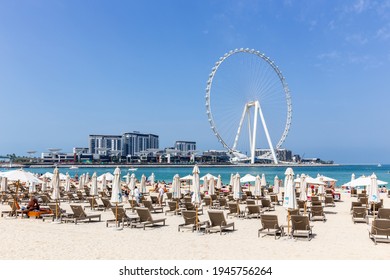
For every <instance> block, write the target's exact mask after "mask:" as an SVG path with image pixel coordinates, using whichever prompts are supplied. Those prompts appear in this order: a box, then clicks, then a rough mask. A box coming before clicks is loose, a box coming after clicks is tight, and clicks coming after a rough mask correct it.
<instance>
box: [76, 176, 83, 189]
mask: <svg viewBox="0 0 390 280" xmlns="http://www.w3.org/2000/svg"><path fill="white" fill-rule="evenodd" d="M77 189H79V190H83V189H84V174H82V175H81V176H80V178H79V186H78V188H77Z"/></svg>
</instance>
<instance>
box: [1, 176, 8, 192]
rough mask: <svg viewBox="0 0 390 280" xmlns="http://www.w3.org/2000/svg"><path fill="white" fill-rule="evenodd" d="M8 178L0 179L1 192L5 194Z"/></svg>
mask: <svg viewBox="0 0 390 280" xmlns="http://www.w3.org/2000/svg"><path fill="white" fill-rule="evenodd" d="M7 181H8V178H7V177H2V178H1V191H2V192H6V191H7V186H8V182H7Z"/></svg>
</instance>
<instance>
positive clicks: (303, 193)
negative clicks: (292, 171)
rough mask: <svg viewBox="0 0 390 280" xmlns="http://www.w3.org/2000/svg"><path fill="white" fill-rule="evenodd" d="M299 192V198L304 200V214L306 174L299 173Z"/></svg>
mask: <svg viewBox="0 0 390 280" xmlns="http://www.w3.org/2000/svg"><path fill="white" fill-rule="evenodd" d="M300 189H301V194H300V195H299V200H302V201H304V202H305V209H304V211H305V214H306V201H307V183H306V175H305V174H302V175H301V183H300Z"/></svg>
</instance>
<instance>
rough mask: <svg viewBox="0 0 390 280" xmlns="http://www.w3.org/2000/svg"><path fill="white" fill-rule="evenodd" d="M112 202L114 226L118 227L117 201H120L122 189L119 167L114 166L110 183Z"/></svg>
mask: <svg viewBox="0 0 390 280" xmlns="http://www.w3.org/2000/svg"><path fill="white" fill-rule="evenodd" d="M110 201H111V202H112V203H115V219H116V223H115V228H116V229H118V230H119V229H120V228H119V227H118V203H121V202H122V190H121V170H120V169H119V167H117V168H115V171H114V181H113V183H112V195H111V200H110Z"/></svg>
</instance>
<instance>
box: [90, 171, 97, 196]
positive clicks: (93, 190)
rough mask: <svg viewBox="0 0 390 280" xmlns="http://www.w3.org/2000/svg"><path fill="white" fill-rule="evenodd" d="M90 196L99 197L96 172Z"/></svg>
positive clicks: (93, 176)
mask: <svg viewBox="0 0 390 280" xmlns="http://www.w3.org/2000/svg"><path fill="white" fill-rule="evenodd" d="M90 195H92V196H97V195H98V188H97V175H96V172H94V173H93V175H92V185H91V191H90Z"/></svg>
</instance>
